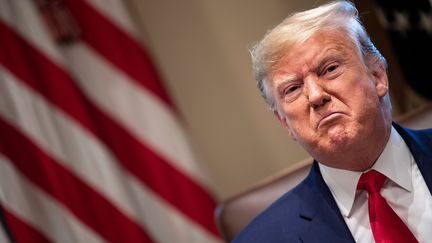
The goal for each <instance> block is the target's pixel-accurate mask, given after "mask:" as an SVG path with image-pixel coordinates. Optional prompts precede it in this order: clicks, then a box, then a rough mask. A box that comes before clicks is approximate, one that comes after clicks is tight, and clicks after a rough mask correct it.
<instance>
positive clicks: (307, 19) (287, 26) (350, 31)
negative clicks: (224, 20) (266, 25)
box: [250, 1, 387, 111]
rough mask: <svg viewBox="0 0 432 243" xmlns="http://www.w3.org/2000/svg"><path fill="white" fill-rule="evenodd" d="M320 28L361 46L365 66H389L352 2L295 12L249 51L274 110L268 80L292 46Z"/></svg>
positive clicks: (256, 72)
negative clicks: (338, 32) (339, 34)
mask: <svg viewBox="0 0 432 243" xmlns="http://www.w3.org/2000/svg"><path fill="white" fill-rule="evenodd" d="M321 31H340V32H342V33H344V34H347V35H348V36H349V37H350V38H351V39H352V40H353V42H354V44H355V45H356V46H357V48H358V49H359V51H360V53H361V54H362V56H363V60H364V62H365V64H366V65H368V64H369V63H368V62H369V61H370V60H373V59H376V61H379V62H381V64H382V65H383V66H384V68H387V62H386V60H385V58H384V57H383V56H382V55H381V53H380V52H379V51H378V49H376V47H375V46H374V44H373V43H372V41H371V40H370V37H369V35H368V34H367V33H366V30H365V28H364V27H363V25H362V23H361V21H360V19H359V16H358V11H357V9H356V8H355V6H354V5H353V3H351V2H348V1H335V2H331V3H328V4H325V5H322V6H320V7H317V8H314V9H311V10H307V11H303V12H298V13H294V14H292V15H290V16H288V17H287V18H286V19H285V20H283V21H282V23H280V24H279V25H277V26H276V27H275V28H273V29H271V30H269V31H268V32H267V34H266V35H265V36H264V38H263V39H262V40H261V41H260V42H259V43H257V44H256V45H255V46H253V47H252V48H251V50H250V52H251V57H252V65H253V69H254V72H255V78H256V80H257V81H258V88H259V90H260V91H261V95H262V96H263V97H264V99H265V101H266V103H267V105H268V106H269V108H270V109H271V110H273V111H275V110H276V107H275V105H276V104H275V100H274V97H272V95H271V94H270V92H269V90H268V86H267V84H266V83H267V81H269V80H266V79H268V78H269V75H271V74H272V72H273V71H275V68H276V67H277V65H278V64H279V61H281V59H282V58H283V57H284V56H285V55H286V53H288V52H289V51H290V48H292V47H293V46H294V45H296V44H300V43H303V42H305V41H306V40H307V39H309V38H310V37H311V36H312V35H314V34H316V33H318V32H321Z"/></svg>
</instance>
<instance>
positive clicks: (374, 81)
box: [267, 31, 391, 171]
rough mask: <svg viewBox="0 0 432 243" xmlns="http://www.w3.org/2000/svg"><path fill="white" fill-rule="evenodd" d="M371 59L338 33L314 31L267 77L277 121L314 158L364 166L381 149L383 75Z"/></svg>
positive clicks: (385, 124)
mask: <svg viewBox="0 0 432 243" xmlns="http://www.w3.org/2000/svg"><path fill="white" fill-rule="evenodd" d="M374 60H375V61H374ZM374 60H369V61H368V63H369V65H368V67H369V68H368V67H367V66H366V64H365V63H364V61H363V58H362V56H361V54H360V53H359V50H358V49H357V48H356V46H355V45H354V43H353V42H352V40H351V39H349V37H347V36H346V35H343V34H341V33H340V32H336V31H333V32H325V33H317V34H315V35H313V36H312V37H311V38H309V39H308V40H307V41H306V42H304V43H301V44H298V45H296V46H294V47H293V48H291V49H290V51H289V53H287V55H286V56H285V57H284V58H283V59H282V61H281V62H280V63H279V65H278V66H277V68H276V71H274V72H273V73H272V74H271V75H270V76H269V78H268V79H267V80H269V82H268V83H267V85H269V90H270V92H271V95H273V97H274V98H275V101H276V105H277V112H275V114H276V116H277V117H278V119H279V121H280V122H281V123H282V126H283V127H284V128H285V129H286V130H287V131H288V133H289V135H290V136H291V137H293V138H294V139H295V140H297V141H298V142H299V143H300V144H301V145H302V146H303V147H304V148H305V149H306V150H307V151H308V152H309V153H310V154H311V155H312V156H313V157H314V158H315V159H316V160H317V161H318V162H320V163H322V164H325V165H327V166H331V167H335V168H340V169H347V170H355V171H363V170H366V169H368V168H370V167H371V166H372V165H373V163H374V162H375V161H376V159H377V158H378V156H379V155H380V154H381V152H382V150H383V149H384V147H385V145H386V143H387V141H388V138H389V135H390V129H391V115H390V108H389V107H388V106H387V105H386V104H385V103H384V97H385V96H386V94H387V92H388V80H387V74H386V71H385V68H384V65H382V64H381V63H380V62H378V61H376V59H374Z"/></svg>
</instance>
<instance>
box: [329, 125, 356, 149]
mask: <svg viewBox="0 0 432 243" xmlns="http://www.w3.org/2000/svg"><path fill="white" fill-rule="evenodd" d="M357 131H358V130H357V129H355V128H350V127H347V126H345V125H337V126H332V127H330V128H329V129H328V130H327V137H328V139H329V143H330V144H329V145H330V146H332V147H333V148H334V149H336V150H345V148H346V146H350V145H352V144H353V142H354V141H355V140H356V137H358V135H360V134H359V133H358V132H357Z"/></svg>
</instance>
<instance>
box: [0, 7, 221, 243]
mask: <svg viewBox="0 0 432 243" xmlns="http://www.w3.org/2000/svg"><path fill="white" fill-rule="evenodd" d="M122 4H123V1H122V0H109V1H107V0H0V206H1V207H0V212H1V215H0V223H1V227H0V242H25V243H32V242H61V243H68V242H85V243H93V242H95V243H96V242H122V243H124V242H163V243H164V242H167V243H171V242H179V243H183V242H184V243H186V242H187V243H192V242H206V243H212V242H215V243H216V242H221V240H220V237H219V236H218V233H217V229H216V227H215V224H214V221H213V210H214V208H215V201H214V199H213V197H212V195H211V193H210V191H211V186H210V183H209V181H208V178H207V177H206V175H205V174H204V173H203V172H202V171H201V170H200V168H199V166H198V164H197V161H196V159H195V157H194V155H193V152H192V149H191V146H190V145H189V142H188V138H187V135H186V134H185V129H184V127H183V124H182V121H181V119H179V114H178V111H177V110H176V109H175V107H174V105H173V102H172V100H171V99H170V98H169V96H168V94H167V93H166V91H165V89H164V87H163V85H162V82H161V80H160V78H159V76H158V74H157V72H156V71H155V68H154V66H153V64H152V61H151V60H150V57H149V55H148V53H147V52H146V50H145V49H144V48H143V47H142V45H141V44H140V42H139V41H138V38H137V36H138V32H137V29H136V28H135V27H134V25H133V24H132V22H131V20H130V18H129V17H128V14H127V11H126V9H125V6H123V5H122Z"/></svg>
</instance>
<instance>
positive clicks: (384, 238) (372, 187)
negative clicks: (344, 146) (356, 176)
mask: <svg viewBox="0 0 432 243" xmlns="http://www.w3.org/2000/svg"><path fill="white" fill-rule="evenodd" d="M386 179H387V178H386V176H385V175H383V174H381V173H379V172H378V171H376V170H371V171H369V172H366V173H364V174H362V175H361V177H360V180H359V183H358V185H357V188H358V189H360V190H366V191H367V192H368V194H369V197H368V206H369V221H370V225H371V228H372V233H373V236H374V238H375V242H376V243H414V242H417V243H418V241H417V239H416V238H415V237H414V235H413V234H412V233H411V231H410V230H409V229H408V227H407V226H406V225H405V223H404V222H403V221H402V220H401V219H400V218H399V216H398V215H397V214H396V213H395V212H394V211H393V209H392V208H391V207H390V206H389V205H388V203H387V201H386V200H385V199H384V198H383V197H382V196H381V194H380V191H381V187H382V186H383V184H384V182H385V180H386Z"/></svg>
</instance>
